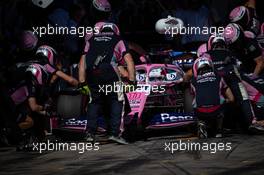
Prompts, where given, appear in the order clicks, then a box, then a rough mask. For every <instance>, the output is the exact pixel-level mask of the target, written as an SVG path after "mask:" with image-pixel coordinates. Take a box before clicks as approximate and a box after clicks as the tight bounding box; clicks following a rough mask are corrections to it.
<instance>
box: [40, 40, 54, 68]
mask: <svg viewBox="0 0 264 175" xmlns="http://www.w3.org/2000/svg"><path fill="white" fill-rule="evenodd" d="M56 54H57V52H56V51H55V49H53V48H52V47H50V46H47V45H43V46H40V47H39V48H38V49H37V51H36V55H41V56H43V57H46V58H47V59H48V62H49V64H50V65H52V66H55V65H56V60H55V56H56Z"/></svg>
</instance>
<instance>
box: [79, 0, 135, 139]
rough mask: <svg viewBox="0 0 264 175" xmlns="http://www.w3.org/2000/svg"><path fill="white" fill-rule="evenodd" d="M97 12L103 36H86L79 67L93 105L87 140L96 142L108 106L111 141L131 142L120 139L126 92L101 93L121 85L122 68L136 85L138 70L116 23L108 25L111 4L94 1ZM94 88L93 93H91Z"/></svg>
mask: <svg viewBox="0 0 264 175" xmlns="http://www.w3.org/2000/svg"><path fill="white" fill-rule="evenodd" d="M93 5H94V9H95V10H96V14H98V15H96V16H97V17H98V19H97V20H96V21H101V22H98V23H96V24H95V26H96V27H98V29H99V34H94V35H88V36H86V44H85V48H84V53H83V55H82V56H81V59H80V64H79V81H80V88H81V89H82V90H83V91H86V92H88V91H90V93H91V97H92V101H91V102H90V103H89V104H88V109H87V111H88V112H87V117H88V118H87V120H88V122H87V123H88V127H87V129H88V130H87V134H86V137H85V139H86V140H87V141H89V142H90V141H91V142H93V141H94V140H95V132H96V127H97V126H96V121H97V118H98V115H99V111H100V110H101V109H102V107H105V105H106V106H108V107H109V108H110V109H109V114H107V115H110V122H111V133H110V137H109V140H112V141H115V142H117V143H120V144H127V142H126V141H125V140H124V139H123V138H122V137H120V125H121V116H122V111H123V107H124V94H123V92H119V93H116V92H111V93H108V94H105V93H104V92H100V91H99V90H100V88H99V87H100V86H103V85H110V86H111V85H113V83H114V82H118V81H120V72H119V70H118V66H119V65H124V64H125V63H126V65H127V70H128V77H129V81H128V82H129V83H130V84H132V85H135V84H136V82H135V66H134V62H133V58H132V56H131V54H130V53H129V52H128V47H127V44H126V42H124V41H123V40H122V39H121V37H120V36H119V29H118V27H117V26H116V25H115V24H113V23H107V22H102V21H106V19H107V17H108V16H109V12H110V11H111V6H110V4H109V3H108V1H107V0H99V1H97V0H94V1H93ZM89 88H90V89H89Z"/></svg>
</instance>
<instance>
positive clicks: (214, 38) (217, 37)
mask: <svg viewBox="0 0 264 175" xmlns="http://www.w3.org/2000/svg"><path fill="white" fill-rule="evenodd" d="M217 44H218V45H221V46H226V42H225V38H224V36H223V35H221V34H214V35H211V36H210V38H209V40H208V43H207V48H208V50H212V49H213V48H214V46H215V45H217Z"/></svg>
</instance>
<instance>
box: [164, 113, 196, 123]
mask: <svg viewBox="0 0 264 175" xmlns="http://www.w3.org/2000/svg"><path fill="white" fill-rule="evenodd" d="M160 115H161V120H162V122H180V121H190V120H194V118H193V116H190V115H185V116H184V115H179V116H175V115H170V114H168V113H162V114H160Z"/></svg>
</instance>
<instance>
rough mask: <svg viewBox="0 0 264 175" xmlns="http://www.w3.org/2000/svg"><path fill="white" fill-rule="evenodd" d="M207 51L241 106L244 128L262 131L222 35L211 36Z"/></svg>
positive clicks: (216, 69) (234, 60)
mask: <svg viewBox="0 0 264 175" xmlns="http://www.w3.org/2000/svg"><path fill="white" fill-rule="evenodd" d="M207 49H208V50H209V51H208V52H207V53H208V54H209V55H211V58H212V61H213V64H214V67H215V71H216V72H217V73H218V74H219V75H220V76H221V77H223V78H224V80H225V82H226V83H227V85H228V86H229V87H230V89H231V91H232V93H233V95H234V97H235V101H236V102H237V103H238V104H239V106H241V109H242V112H243V122H244V124H245V127H248V126H250V128H254V129H256V130H261V131H262V130H263V127H262V126H260V125H258V124H257V121H255V120H256V119H255V113H254V111H253V108H252V105H251V103H250V99H249V98H248V94H247V91H246V88H245V87H244V85H243V83H242V80H241V78H240V77H241V76H240V73H239V70H238V69H237V59H236V58H235V56H234V55H233V54H232V52H230V51H229V50H228V48H227V45H226V43H225V39H224V37H223V36H222V35H216V36H214V35H213V36H211V37H210V38H209V41H208V43H207ZM252 119H253V120H252Z"/></svg>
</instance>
